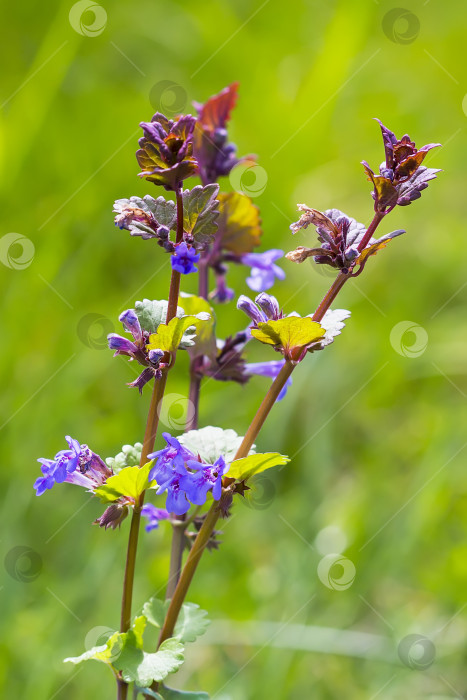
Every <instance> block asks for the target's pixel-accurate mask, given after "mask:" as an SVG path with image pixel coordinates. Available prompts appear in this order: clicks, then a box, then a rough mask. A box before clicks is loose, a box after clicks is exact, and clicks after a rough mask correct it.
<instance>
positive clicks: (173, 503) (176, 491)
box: [156, 468, 191, 515]
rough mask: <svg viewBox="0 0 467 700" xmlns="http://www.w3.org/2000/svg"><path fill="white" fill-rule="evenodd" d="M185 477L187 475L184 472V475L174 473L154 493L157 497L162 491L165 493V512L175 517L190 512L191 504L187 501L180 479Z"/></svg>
mask: <svg viewBox="0 0 467 700" xmlns="http://www.w3.org/2000/svg"><path fill="white" fill-rule="evenodd" d="M184 470H185V468H184ZM185 475H188V472H186V470H185V474H179V473H177V472H174V473H173V474H172V476H171V477H170V479H168V481H166V482H165V483H163V484H162V485H161V486H160V487H159V488H158V489H157V491H156V493H157V494H158V495H159V494H161V493H163V492H164V491H167V500H166V502H165V505H166V508H167V510H168V511H169V512H170V513H175V515H184V514H185V513H186V512H187V511H189V510H190V506H191V503H190V501H189V500H188V496H187V493H186V491H185V488H184V484H182V479H183V477H184V476H185Z"/></svg>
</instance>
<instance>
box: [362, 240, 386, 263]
mask: <svg viewBox="0 0 467 700" xmlns="http://www.w3.org/2000/svg"><path fill="white" fill-rule="evenodd" d="M390 240H391V239H390V238H386V240H384V241H377V242H376V243H373V244H372V245H369V246H368V247H367V248H364V249H363V250H362V252H361V253H360V255H359V256H358V258H357V260H356V261H355V262H356V264H357V265H361V264H362V263H364V262H365V261H366V260H367V258H369V257H370V255H376V253H377V252H378V250H381V249H382V248H386V246H387V244H388V243H389V241H390Z"/></svg>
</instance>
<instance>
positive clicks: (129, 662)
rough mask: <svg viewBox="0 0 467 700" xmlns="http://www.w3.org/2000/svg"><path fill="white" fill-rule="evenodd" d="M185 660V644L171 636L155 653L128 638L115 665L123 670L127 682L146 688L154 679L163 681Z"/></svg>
mask: <svg viewBox="0 0 467 700" xmlns="http://www.w3.org/2000/svg"><path fill="white" fill-rule="evenodd" d="M184 660H185V658H184V655H183V644H180V642H178V641H177V640H176V639H172V638H171V639H167V640H166V641H165V642H162V644H161V645H160V647H159V649H158V651H156V652H155V653H153V654H148V653H147V652H146V651H143V649H141V648H139V647H138V646H135V645H133V644H132V642H131V641H130V639H127V641H126V643H125V646H124V647H123V650H122V653H121V654H120V656H119V657H118V659H116V661H115V662H114V666H115V668H117V669H118V670H119V671H121V672H122V677H123V680H124V681H126V682H127V683H132V682H133V681H134V682H135V683H136V684H137V685H139V686H141V687H142V688H146V687H148V686H150V685H151V683H152V682H153V681H157V682H160V681H163V680H164V678H167V676H168V675H169V674H170V673H175V671H178V669H179V668H180V666H181V665H182V664H183V662H184Z"/></svg>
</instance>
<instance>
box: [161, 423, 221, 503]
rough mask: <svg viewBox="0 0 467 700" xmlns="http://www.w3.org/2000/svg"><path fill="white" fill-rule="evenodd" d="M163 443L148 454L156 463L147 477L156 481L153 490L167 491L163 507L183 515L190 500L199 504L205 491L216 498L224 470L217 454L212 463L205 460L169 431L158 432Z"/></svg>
mask: <svg viewBox="0 0 467 700" xmlns="http://www.w3.org/2000/svg"><path fill="white" fill-rule="evenodd" d="M162 436H163V437H164V439H165V441H166V443H167V447H164V449H162V450H158V451H157V452H153V453H152V454H150V455H148V457H149V459H155V460H156V463H155V465H154V467H153V468H152V469H151V471H150V473H149V479H150V480H155V481H157V484H158V486H159V488H158V490H157V493H158V494H161V493H164V492H165V491H167V501H166V509H167V510H168V511H169V512H170V513H175V514H176V515H183V514H184V513H186V512H187V511H188V510H189V508H190V507H191V505H192V504H194V505H198V506H202V505H203V504H204V503H205V502H206V499H207V495H208V492H209V491H211V492H212V496H213V498H214V499H215V500H216V501H218V500H219V499H220V497H221V495H222V477H223V475H224V474H225V473H226V472H227V471H228V466H227V465H226V463H225V460H224V458H223V457H222V456H220V457H219V458H218V459H217V460H216V461H215V463H214V464H205V463H204V462H202V461H201V460H200V459H199V458H198V459H197V458H196V456H195V455H194V454H193V453H192V452H190V450H188V449H187V448H186V447H184V446H183V445H181V444H180V442H179V441H178V440H177V439H176V438H174V437H172V436H171V435H170V434H169V433H162Z"/></svg>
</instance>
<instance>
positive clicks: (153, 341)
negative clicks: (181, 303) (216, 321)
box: [146, 313, 210, 352]
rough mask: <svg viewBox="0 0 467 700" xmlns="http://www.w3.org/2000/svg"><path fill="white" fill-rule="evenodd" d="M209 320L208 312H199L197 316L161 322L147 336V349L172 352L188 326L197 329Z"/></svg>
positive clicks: (179, 342) (178, 344)
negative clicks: (166, 322)
mask: <svg viewBox="0 0 467 700" xmlns="http://www.w3.org/2000/svg"><path fill="white" fill-rule="evenodd" d="M209 320H210V317H209V316H208V314H205V313H200V314H198V315H197V316H183V317H182V318H173V319H172V320H171V321H169V323H168V324H165V323H161V324H160V326H159V327H158V329H157V331H156V333H153V334H152V335H150V336H149V343H148V344H147V345H146V348H147V349H148V350H164V352H174V351H175V350H177V348H178V347H179V346H180V344H181V343H182V340H183V337H184V334H185V332H186V331H187V329H188V328H190V326H195V328H196V329H197V330H198V329H199V328H200V327H201V326H202V324H203V323H207V322H208V321H209Z"/></svg>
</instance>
